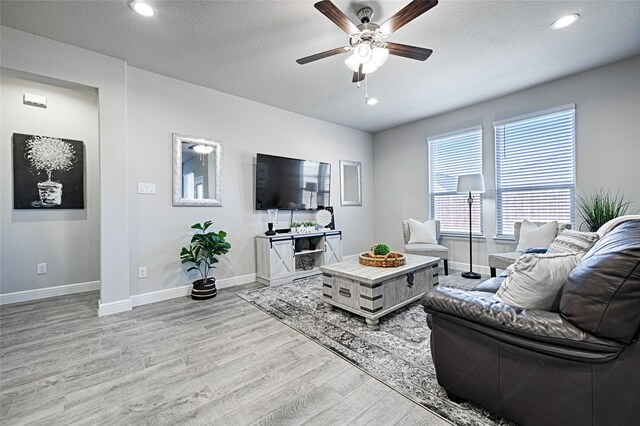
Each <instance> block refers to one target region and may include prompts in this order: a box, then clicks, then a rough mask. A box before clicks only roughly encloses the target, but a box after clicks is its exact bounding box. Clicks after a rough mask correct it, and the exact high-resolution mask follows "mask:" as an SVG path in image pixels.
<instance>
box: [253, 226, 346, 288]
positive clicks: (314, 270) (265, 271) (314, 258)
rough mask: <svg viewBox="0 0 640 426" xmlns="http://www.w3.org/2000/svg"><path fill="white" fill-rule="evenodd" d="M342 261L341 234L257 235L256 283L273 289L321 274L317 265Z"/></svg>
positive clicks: (320, 231)
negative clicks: (273, 287)
mask: <svg viewBox="0 0 640 426" xmlns="http://www.w3.org/2000/svg"><path fill="white" fill-rule="evenodd" d="M339 262H342V231H341V230H333V229H321V230H318V231H314V232H308V233H304V234H299V233H287V234H277V235H271V236H268V235H257V236H256V281H258V282H259V283H260V284H265V285H269V286H276V285H281V284H285V283H289V282H292V281H294V280H297V279H300V278H305V277H310V276H314V275H320V266H326V265H332V264H334V263H339Z"/></svg>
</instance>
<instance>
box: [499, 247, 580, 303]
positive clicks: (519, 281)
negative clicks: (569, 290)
mask: <svg viewBox="0 0 640 426" xmlns="http://www.w3.org/2000/svg"><path fill="white" fill-rule="evenodd" d="M578 260H579V259H578V256H576V255H575V254H573V253H558V254H548V253H545V254H523V255H522V256H520V257H519V258H518V259H516V261H515V262H514V263H513V265H511V268H510V270H509V276H508V277H507V278H506V279H505V280H504V281H503V282H502V285H501V286H500V289H499V290H498V291H497V292H496V294H495V295H493V299H494V300H496V301H498V302H502V303H506V304H507V305H511V306H517V307H519V308H523V309H542V310H545V311H549V310H551V308H552V307H553V305H554V302H555V300H556V298H557V297H558V293H559V292H560V291H561V290H562V286H563V285H564V282H565V281H566V280H567V278H568V277H569V273H570V272H571V270H572V269H573V268H574V267H575V266H576V265H577V264H578Z"/></svg>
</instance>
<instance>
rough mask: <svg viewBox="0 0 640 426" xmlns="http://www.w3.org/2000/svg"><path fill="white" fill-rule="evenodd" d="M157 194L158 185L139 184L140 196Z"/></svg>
mask: <svg viewBox="0 0 640 426" xmlns="http://www.w3.org/2000/svg"><path fill="white" fill-rule="evenodd" d="M155 193H156V184H155V183H141V182H139V183H138V194H155Z"/></svg>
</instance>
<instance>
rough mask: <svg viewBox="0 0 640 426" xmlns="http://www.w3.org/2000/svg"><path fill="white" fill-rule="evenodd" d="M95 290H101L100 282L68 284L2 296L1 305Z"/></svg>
mask: <svg viewBox="0 0 640 426" xmlns="http://www.w3.org/2000/svg"><path fill="white" fill-rule="evenodd" d="M94 290H100V281H89V282H86V283H77V284H66V285H60V286H56V287H45V288H37V289H33V290H24V291H16V292H14V293H5V294H0V305H7V304H10V303H18V302H27V301H29V300H37V299H46V298H47V297H56V296H65V295H67V294H74V293H83V292H85V291H94Z"/></svg>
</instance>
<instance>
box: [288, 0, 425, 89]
mask: <svg viewBox="0 0 640 426" xmlns="http://www.w3.org/2000/svg"><path fill="white" fill-rule="evenodd" d="M437 4H438V1H437V0H413V1H412V2H410V3H409V4H407V5H406V6H405V7H403V8H402V9H400V10H399V11H398V12H397V13H396V14H395V15H393V16H392V17H391V18H389V19H387V20H386V21H385V22H384V23H382V24H381V25H378V24H375V23H373V22H371V18H372V17H373V9H371V8H370V7H363V8H361V9H360V10H359V11H358V13H357V17H358V19H359V20H360V24H359V25H357V26H356V25H355V24H354V23H353V22H352V21H351V20H350V19H349V18H347V16H346V15H345V14H344V13H342V12H341V11H340V9H338V8H337V7H336V6H335V5H334V4H333V3H332V2H331V1H330V0H322V1H319V2H317V3H316V4H314V7H315V8H316V9H318V10H319V11H320V12H321V13H322V14H323V15H325V16H326V17H327V18H329V19H330V20H331V21H332V22H333V23H334V24H336V25H337V26H338V27H340V29H341V30H342V31H344V32H345V33H347V34H348V35H349V46H345V47H338V48H335V49H331V50H327V51H325V52H322V53H317V54H315V55H311V56H307V57H304V58H300V59H298V60H297V61H296V62H298V63H299V64H301V65H302V64H307V63H309V62H313V61H316V60H318V59H322V58H328V57H330V56H333V55H337V54H340V53H345V52H349V51H350V52H352V54H351V55H349V57H348V58H347V59H346V60H345V61H344V62H345V64H346V65H347V67H349V69H351V70H352V71H353V73H354V74H353V79H352V82H353V83H360V82H361V81H362V80H364V77H365V75H366V74H370V73H372V72H375V71H376V70H377V69H378V68H379V67H381V66H382V65H383V64H384V63H385V61H386V60H387V58H388V57H389V55H390V54H391V55H395V56H402V57H405V58H409V59H415V60H418V61H424V60H426V59H427V58H428V57H429V56H430V55H431V53H433V51H432V50H431V49H425V48H422V47H415V46H408V45H404V44H398V43H390V42H387V41H386V38H387V37H389V36H390V35H391V34H392V33H393V32H394V31H396V30H398V29H400V28H401V27H403V26H405V25H406V24H408V23H409V22H411V21H412V20H414V19H416V18H417V17H418V16H420V15H422V14H423V13H425V12H426V11H428V10H429V9H431V8H433V7H434V6H435V5H437Z"/></svg>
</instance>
